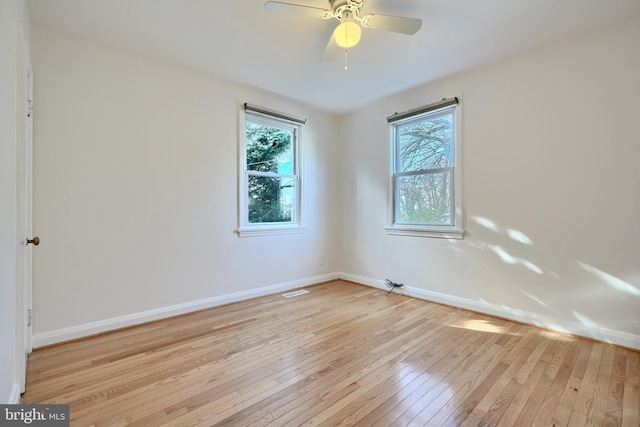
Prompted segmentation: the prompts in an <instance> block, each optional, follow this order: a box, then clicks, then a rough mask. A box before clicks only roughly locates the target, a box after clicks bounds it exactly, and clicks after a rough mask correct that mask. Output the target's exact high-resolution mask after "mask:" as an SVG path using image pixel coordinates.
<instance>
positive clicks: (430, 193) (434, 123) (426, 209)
mask: <svg viewBox="0 0 640 427" xmlns="http://www.w3.org/2000/svg"><path fill="white" fill-rule="evenodd" d="M387 120H388V122H389V124H390V127H391V147H392V149H391V153H392V155H391V158H392V160H391V163H392V166H391V172H392V173H391V191H390V193H391V197H390V199H391V203H390V205H391V207H390V215H389V216H390V218H391V221H390V225H389V226H388V227H386V229H387V232H388V233H389V234H401V235H418V236H426V237H443V238H457V239H460V238H462V236H463V234H464V231H463V230H462V224H461V220H462V213H461V211H462V209H461V176H462V175H461V169H460V163H461V161H460V160H461V155H460V153H461V142H460V132H459V129H460V107H459V105H458V99H457V98H449V99H443V100H442V101H440V102H438V103H435V104H430V105H427V106H425V107H421V108H418V109H416V110H412V111H408V112H406V113H397V114H393V115H391V116H389V117H387Z"/></svg>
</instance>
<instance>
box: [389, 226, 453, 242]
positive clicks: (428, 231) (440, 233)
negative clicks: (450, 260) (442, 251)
mask: <svg viewBox="0 0 640 427" xmlns="http://www.w3.org/2000/svg"><path fill="white" fill-rule="evenodd" d="M384 229H385V230H386V232H387V234H390V235H394V236H414V237H432V238H438V239H457V240H461V239H463V238H464V230H461V229H459V228H453V227H447V228H433V227H428V228H427V227H420V226H402V225H393V226H388V227H385V228H384Z"/></svg>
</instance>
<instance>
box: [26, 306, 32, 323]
mask: <svg viewBox="0 0 640 427" xmlns="http://www.w3.org/2000/svg"><path fill="white" fill-rule="evenodd" d="M32 322H33V310H32V309H28V310H27V327H29V326H31V323H32Z"/></svg>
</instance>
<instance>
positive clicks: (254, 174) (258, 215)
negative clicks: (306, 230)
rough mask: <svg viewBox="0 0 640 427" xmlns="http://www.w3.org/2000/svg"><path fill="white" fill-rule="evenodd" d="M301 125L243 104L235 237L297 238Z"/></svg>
mask: <svg viewBox="0 0 640 427" xmlns="http://www.w3.org/2000/svg"><path fill="white" fill-rule="evenodd" d="M303 123H305V121H304V120H302V119H297V118H294V117H290V116H287V115H284V114H282V113H277V112H274V111H270V110H266V109H263V108H260V107H254V106H250V105H248V104H245V113H244V129H243V132H242V135H243V137H242V138H241V141H242V150H241V153H242V158H241V162H242V165H241V171H242V177H241V179H240V182H241V185H240V196H239V199H240V221H239V222H240V224H239V228H238V235H239V236H241V237H245V236H251V235H266V234H283V233H293V232H301V231H302V228H301V221H300V218H301V215H300V167H299V154H300V153H299V152H300V146H299V139H300V128H301V124H303Z"/></svg>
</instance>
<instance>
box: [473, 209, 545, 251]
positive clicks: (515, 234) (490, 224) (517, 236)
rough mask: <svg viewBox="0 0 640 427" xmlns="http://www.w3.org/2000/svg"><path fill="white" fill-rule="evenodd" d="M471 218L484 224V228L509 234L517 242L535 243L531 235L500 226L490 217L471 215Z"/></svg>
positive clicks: (530, 244)
mask: <svg viewBox="0 0 640 427" xmlns="http://www.w3.org/2000/svg"><path fill="white" fill-rule="evenodd" d="M469 219H470V220H471V221H473V222H475V223H476V224H478V225H481V226H483V227H484V228H487V229H489V230H491V231H494V232H496V233H499V234H504V235H506V236H508V237H509V238H510V239H513V240H515V241H516V242H519V243H522V244H523V245H527V246H532V245H533V241H532V240H531V239H530V238H529V236H527V235H526V234H524V233H523V232H522V231H519V230H514V229H511V228H502V227H499V226H498V224H496V223H495V221H492V220H490V219H489V218H485V217H482V216H477V215H471V216H469Z"/></svg>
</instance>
